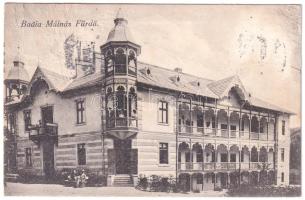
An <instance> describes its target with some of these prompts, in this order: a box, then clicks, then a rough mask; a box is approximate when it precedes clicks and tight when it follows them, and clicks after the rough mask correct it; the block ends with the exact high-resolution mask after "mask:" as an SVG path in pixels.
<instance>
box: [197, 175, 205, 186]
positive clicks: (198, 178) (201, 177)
mask: <svg viewBox="0 0 305 200" xmlns="http://www.w3.org/2000/svg"><path fill="white" fill-rule="evenodd" d="M196 181H197V184H203V175H202V176H199V175H197V177H196Z"/></svg>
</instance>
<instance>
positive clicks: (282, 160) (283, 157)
mask: <svg viewBox="0 0 305 200" xmlns="http://www.w3.org/2000/svg"><path fill="white" fill-rule="evenodd" d="M281 162H285V148H281Z"/></svg>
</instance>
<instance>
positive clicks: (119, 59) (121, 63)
mask: <svg viewBox="0 0 305 200" xmlns="http://www.w3.org/2000/svg"><path fill="white" fill-rule="evenodd" d="M115 72H116V73H119V74H124V73H126V54H125V52H124V50H123V49H122V48H119V49H118V50H117V51H116V54H115Z"/></svg>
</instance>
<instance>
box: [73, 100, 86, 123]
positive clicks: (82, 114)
mask: <svg viewBox="0 0 305 200" xmlns="http://www.w3.org/2000/svg"><path fill="white" fill-rule="evenodd" d="M79 104H80V105H81V107H80V108H79ZM75 108H76V125H84V124H86V100H85V98H81V99H76V100H75ZM79 114H80V116H79ZM81 119H82V120H81Z"/></svg>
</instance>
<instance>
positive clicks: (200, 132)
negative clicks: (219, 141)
mask: <svg viewBox="0 0 305 200" xmlns="http://www.w3.org/2000/svg"><path fill="white" fill-rule="evenodd" d="M177 128H178V134H179V135H194V136H203V137H219V138H231V139H234V138H239V139H245V140H249V139H250V140H264V141H267V140H270V141H273V137H272V136H269V137H268V138H267V133H255V132H251V133H250V132H249V131H238V130H227V129H216V128H206V127H195V126H186V125H178V126H177ZM249 135H250V138H249Z"/></svg>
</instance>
